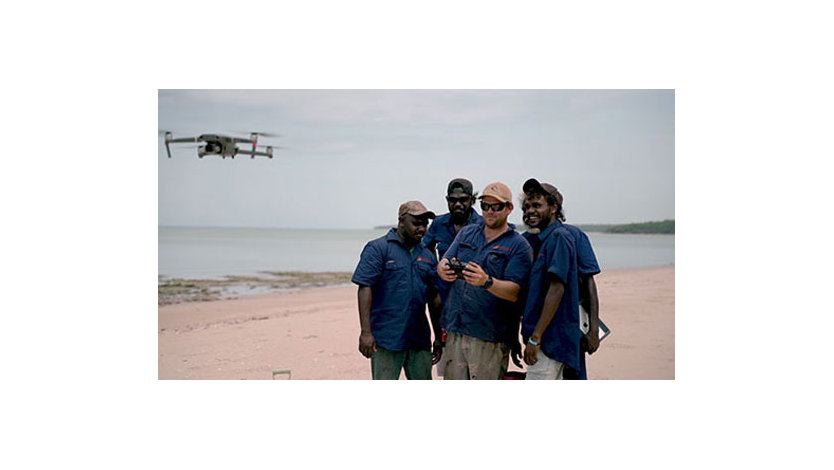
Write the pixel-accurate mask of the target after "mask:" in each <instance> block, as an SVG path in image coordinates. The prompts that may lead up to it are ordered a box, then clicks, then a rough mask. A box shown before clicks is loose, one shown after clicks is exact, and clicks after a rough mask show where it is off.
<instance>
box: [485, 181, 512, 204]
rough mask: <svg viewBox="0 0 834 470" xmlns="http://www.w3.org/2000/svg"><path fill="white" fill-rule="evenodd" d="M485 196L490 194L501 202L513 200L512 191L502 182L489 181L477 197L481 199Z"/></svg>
mask: <svg viewBox="0 0 834 470" xmlns="http://www.w3.org/2000/svg"><path fill="white" fill-rule="evenodd" d="M487 196H492V197H494V198H495V199H498V200H499V201H501V202H511V201H512V200H513V192H512V191H510V187H509V186H507V185H506V184H504V183H498V182H495V183H489V184H488V185H486V188H484V190H483V192H482V193H481V195H480V196H478V199H483V198H485V197H487Z"/></svg>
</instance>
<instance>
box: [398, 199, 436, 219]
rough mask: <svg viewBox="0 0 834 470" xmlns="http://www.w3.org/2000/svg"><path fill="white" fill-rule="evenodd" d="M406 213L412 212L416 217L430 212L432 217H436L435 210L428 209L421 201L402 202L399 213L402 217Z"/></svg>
mask: <svg viewBox="0 0 834 470" xmlns="http://www.w3.org/2000/svg"><path fill="white" fill-rule="evenodd" d="M405 214H411V215H413V216H415V217H419V216H421V215H426V214H428V216H429V218H430V219H433V218H434V217H435V215H434V212H432V211H430V210H428V209H426V206H424V205H423V203H422V202H420V201H408V202H404V203H402V204H400V210H399V212H398V214H397V215H398V216H399V217H402V216H404V215H405Z"/></svg>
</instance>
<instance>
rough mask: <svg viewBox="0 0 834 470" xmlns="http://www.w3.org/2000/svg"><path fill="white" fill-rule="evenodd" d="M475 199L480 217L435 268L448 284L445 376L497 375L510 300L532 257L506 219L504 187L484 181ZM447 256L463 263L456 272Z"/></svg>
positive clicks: (503, 366)
mask: <svg viewBox="0 0 834 470" xmlns="http://www.w3.org/2000/svg"><path fill="white" fill-rule="evenodd" d="M480 199H481V210H482V211H483V218H484V220H483V222H479V223H478V224H477V225H467V226H466V227H463V228H462V229H461V231H460V232H459V233H458V235H457V237H455V240H454V241H453V242H452V245H451V246H450V247H449V249H448V250H447V251H446V253H445V254H444V256H443V258H442V259H441V260H440V262H439V263H438V268H437V273H438V275H439V276H440V278H441V279H442V280H444V281H446V282H451V283H453V284H452V288H451V291H450V292H449V296H448V298H447V299H446V302H445V304H444V305H443V315H442V317H441V325H442V326H443V328H444V329H445V330H446V332H447V341H446V347H445V353H444V357H445V358H446V359H444V360H445V361H446V366H445V367H446V371H445V378H446V379H448V380H455V379H464V380H466V379H500V378H501V377H502V376H503V374H504V373H505V372H506V371H507V366H508V363H509V356H510V349H509V347H508V346H507V345H506V344H505V341H506V339H507V337H508V336H509V335H510V330H511V328H512V327H511V325H513V324H514V323H515V317H516V316H517V314H518V310H517V309H516V308H515V306H514V305H513V303H514V302H516V301H517V300H518V295H519V292H520V291H521V290H522V288H523V287H524V286H526V284H527V278H528V275H529V272H530V266H531V262H532V252H531V250H530V245H528V244H527V242H526V241H525V240H524V238H523V237H522V236H521V235H519V234H518V233H517V232H516V231H515V227H514V226H513V225H512V224H509V223H507V217H508V216H509V215H510V212H512V210H513V203H512V192H511V191H510V188H509V187H507V185H505V184H503V183H491V184H488V185H487V186H486V188H485V189H484V190H483V192H482V195H481V196H480ZM450 261H453V262H459V263H465V268H464V269H463V270H462V271H461V274H460V275H457V274H456V273H455V271H454V269H453V268H452V267H451V266H450Z"/></svg>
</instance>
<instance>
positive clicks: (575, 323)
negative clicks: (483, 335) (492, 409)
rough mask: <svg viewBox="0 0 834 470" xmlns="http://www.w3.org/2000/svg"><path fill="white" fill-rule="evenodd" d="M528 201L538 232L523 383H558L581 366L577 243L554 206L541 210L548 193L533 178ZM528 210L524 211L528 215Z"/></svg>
mask: <svg viewBox="0 0 834 470" xmlns="http://www.w3.org/2000/svg"><path fill="white" fill-rule="evenodd" d="M523 190H524V195H525V199H526V202H527V203H528V204H530V206H531V207H534V206H535V207H540V208H541V210H540V211H536V213H535V214H533V216H532V217H530V216H529V215H528V223H530V224H531V225H534V226H536V227H537V228H539V229H540V230H541V232H540V233H539V234H538V235H536V236H537V237H538V240H537V242H536V245H537V254H536V258H535V261H533V268H532V270H531V272H530V284H529V290H528V292H527V300H526V302H525V306H524V315H523V317H522V321H521V336H522V337H523V338H524V341H525V342H526V343H527V345H526V347H525V349H524V362H526V363H527V366H528V367H527V379H528V380H543V379H551V380H552V379H562V376H563V373H564V368H565V366H566V365H567V366H569V367H573V368H575V369H578V368H579V337H580V335H581V331H580V329H579V275H578V272H577V265H576V242H575V239H574V237H573V235H571V234H570V232H569V231H568V230H567V228H565V227H564V226H563V225H562V222H561V221H560V220H558V219H557V218H556V211H555V207H554V206H552V205H550V204H544V205H543V206H541V205H540V204H539V203H540V201H541V199H545V196H546V194H547V191H546V190H544V189H543V188H541V185H540V184H539V182H538V181H536V180H535V179H530V180H527V182H525V183H524V188H523ZM530 212H531V209H528V214H529V213H530Z"/></svg>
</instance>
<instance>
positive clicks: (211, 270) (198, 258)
mask: <svg viewBox="0 0 834 470" xmlns="http://www.w3.org/2000/svg"><path fill="white" fill-rule="evenodd" d="M387 231H388V230H387V229H375V230H323V229H274V228H217V227H159V254H158V256H159V275H161V276H166V277H179V278H192V279H211V278H220V277H223V276H225V275H239V276H245V275H256V274H258V273H260V272H262V271H308V272H312V271H353V270H354V268H356V263H358V262H359V254H360V253H361V252H362V248H363V247H364V246H365V243H367V242H368V241H370V240H372V239H374V238H377V237H380V236H382V235H384V234H385V233H386V232H387ZM588 237H589V238H590V239H591V243H592V244H593V246H594V251H595V252H596V254H597V259H598V261H599V263H600V267H601V268H602V269H603V270H606V269H623V268H643V267H653V266H665V265H671V264H674V262H675V236H674V235H626V234H623V235H619V234H603V233H589V234H588Z"/></svg>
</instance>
